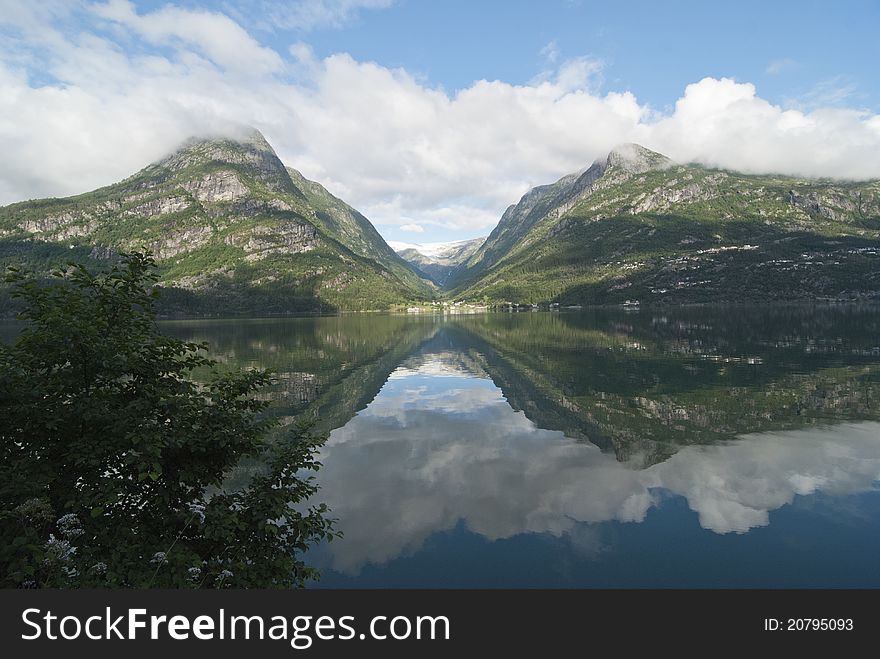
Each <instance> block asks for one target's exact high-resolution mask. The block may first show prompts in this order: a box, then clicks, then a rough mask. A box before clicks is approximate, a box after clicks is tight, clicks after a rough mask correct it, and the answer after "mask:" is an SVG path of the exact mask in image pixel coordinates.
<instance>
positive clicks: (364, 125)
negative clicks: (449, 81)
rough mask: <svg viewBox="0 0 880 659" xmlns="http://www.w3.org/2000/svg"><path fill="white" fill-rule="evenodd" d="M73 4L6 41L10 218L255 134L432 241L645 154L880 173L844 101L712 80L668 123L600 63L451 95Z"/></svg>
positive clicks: (336, 59) (34, 18)
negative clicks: (207, 138)
mask: <svg viewBox="0 0 880 659" xmlns="http://www.w3.org/2000/svg"><path fill="white" fill-rule="evenodd" d="M380 4H381V3H380ZM329 6H330V4H328V3H319V4H318V5H315V6H314V7H312V9H310V10H309V11H312V12H313V13H314V12H316V13H315V14H314V15H316V16H317V15H318V14H320V13H321V12H322V11H324V9H321V7H325V8H326V7H329ZM334 6H337V8H341V9H340V11H341V12H342V14H339V15H343V14H345V12H346V11H354V9H356V8H357V7H358V6H366V5H364V4H363V3H360V4H358V3H348V4H346V3H340V4H338V5H334ZM25 7H27V6H25ZM46 7H49V9H47V8H46ZM70 7H71V5H68V4H66V3H61V4H54V5H53V4H48V5H43V4H39V8H33V9H27V8H25V9H22V6H20V5H19V6H18V8H17V9H16V12H12V13H10V15H8V16H4V19H3V20H5V21H6V23H14V25H13V26H12V29H7V30H5V31H4V29H3V28H2V27H0V43H2V45H3V46H4V47H3V48H2V49H0V152H2V153H3V154H4V155H5V157H4V158H3V159H2V160H0V203H8V202H12V201H17V200H20V199H25V198H33V197H40V196H60V195H68V194H74V193H77V192H83V191H86V190H89V189H93V188H95V187H98V186H100V185H104V184H108V183H111V182H113V181H116V180H119V179H121V178H123V177H125V176H127V175H129V174H131V173H133V172H134V171H136V170H138V169H139V168H141V167H142V166H144V165H145V164H147V163H148V162H150V161H152V160H154V159H156V158H158V157H160V156H161V155H162V154H163V153H165V152H167V151H168V150H170V149H171V148H173V147H174V145H175V144H176V143H178V142H179V141H180V140H182V139H184V138H185V137H187V136H188V135H190V134H195V133H207V132H217V131H221V130H223V129H224V127H228V126H233V125H235V126H238V125H241V124H251V125H254V126H256V127H258V128H259V129H261V130H262V131H263V132H264V133H265V134H266V136H267V138H268V139H269V140H270V141H271V142H272V144H273V145H274V146H275V148H276V150H277V151H278V153H279V155H280V156H281V157H282V158H283V159H284V160H285V161H286V162H287V163H288V164H290V165H291V166H294V167H296V168H297V169H299V170H301V171H302V172H303V173H304V174H305V175H306V176H308V177H309V178H312V179H315V180H318V181H320V182H322V183H324V184H325V185H326V186H327V187H328V188H329V189H330V190H331V191H332V192H333V193H334V194H337V195H339V196H341V197H342V198H344V199H345V200H346V201H348V202H349V203H351V204H352V205H354V206H355V207H357V208H359V209H361V210H362V211H364V212H365V214H366V215H367V216H368V217H369V218H370V219H371V220H373V221H374V222H375V223H376V224H377V225H378V226H380V228H383V230H384V228H387V227H398V228H402V227H409V228H410V229H411V228H412V227H413V226H416V225H417V226H419V227H420V228H422V229H423V231H424V232H425V234H426V236H428V237H431V235H430V234H431V232H434V231H438V230H443V231H444V232H446V234H447V235H449V234H453V235H454V234H455V233H457V234H458V235H459V236H461V237H462V238H464V237H468V236H474V235H485V234H486V233H487V230H488V229H490V228H491V227H492V226H493V225H494V223H495V222H496V221H497V219H498V218H499V217H500V215H501V213H502V211H503V210H504V208H506V207H507V206H508V205H509V204H511V203H515V202H516V201H517V200H518V199H519V197H520V196H521V195H522V194H523V193H524V192H525V191H526V190H527V189H528V188H530V187H532V186H534V185H539V184H543V183H547V182H551V181H553V180H555V179H556V178H558V177H559V176H562V175H564V174H566V173H569V172H572V171H576V170H578V169H581V168H582V167H585V166H586V165H588V164H589V163H590V162H591V161H592V160H593V159H594V158H597V157H601V156H602V155H603V154H604V153H606V152H607V151H608V150H609V149H611V148H612V147H613V146H615V145H616V144H618V143H621V142H628V141H634V142H639V143H641V144H644V145H645V146H647V147H649V148H654V149H656V150H659V151H661V152H664V153H666V154H667V155H669V156H670V157H672V158H674V159H676V160H680V161H697V162H702V163H705V164H709V165H717V166H724V167H730V168H737V169H742V170H745V171H748V172H753V173H758V172H783V173H792V174H798V175H814V176H837V177H853V178H869V177H880V117H878V116H877V115H873V114H870V113H866V112H863V111H857V110H852V109H847V108H845V107H840V106H839V103H840V102H841V98H840V95H839V94H838V95H837V97H836V98H835V103H837V105H836V106H834V107H824V106H821V107H820V106H816V104H815V103H814V104H813V105H812V106H811V109H805V108H800V109H796V108H788V109H786V108H783V107H780V106H778V105H773V104H771V103H769V102H768V101H766V100H764V99H762V98H761V97H760V96H759V95H758V92H757V90H756V88H755V87H754V86H753V85H752V84H749V83H741V82H737V81H734V80H731V79H713V78H706V79H703V80H701V81H698V82H695V83H693V84H691V85H689V86H688V87H687V88H686V89H685V90H684V93H683V95H682V96H681V98H679V100H678V101H677V102H676V104H675V107H674V110H673V111H672V112H671V113H669V114H659V113H657V112H655V111H653V110H652V109H651V108H650V107H648V106H646V105H644V104H641V103H639V102H638V100H637V98H636V97H635V95H634V94H632V93H629V92H625V93H617V92H610V93H602V92H601V91H599V89H598V88H599V86H600V81H601V76H602V63H601V62H600V61H598V60H594V59H589V58H576V59H573V60H568V61H565V62H562V63H561V64H560V65H559V66H558V68H556V69H555V70H553V71H549V72H546V73H545V74H542V75H541V76H539V77H537V78H536V79H534V80H532V81H531V82H530V83H528V84H524V85H513V84H509V83H506V82H502V81H497V80H495V81H489V80H477V81H475V82H473V83H472V84H471V85H470V86H468V87H466V88H464V89H460V90H458V91H456V92H454V93H450V92H447V91H445V90H443V89H440V88H435V87H431V86H430V85H428V84H426V83H424V82H423V81H420V80H419V79H418V78H416V77H414V76H413V75H412V74H410V73H409V72H407V71H405V70H402V69H391V68H387V67H384V66H381V65H379V64H377V63H374V62H360V61H356V60H355V59H353V58H352V57H351V56H349V55H347V54H343V53H340V54H335V55H331V56H329V57H326V58H323V59H321V58H318V57H316V56H315V55H314V53H313V52H312V51H311V49H310V48H309V47H308V45H307V44H304V43H296V44H293V45H292V46H291V47H290V48H289V49H288V51H287V52H283V53H282V52H279V51H276V50H273V49H272V48H269V47H267V46H266V45H264V44H262V43H260V42H259V41H258V40H257V39H256V38H254V36H253V35H252V34H250V33H248V32H247V31H246V30H244V29H243V28H242V27H241V26H240V24H238V23H237V22H236V21H234V20H232V19H231V18H230V17H228V16H225V15H223V14H220V13H218V12H208V11H202V10H190V9H181V8H179V7H174V6H170V5H169V6H165V7H163V8H162V9H158V10H156V11H152V12H142V13H138V12H137V11H135V9H134V8H133V6H132V5H131V4H130V3H129V2H125V1H123V0H113V1H111V2H108V3H105V4H101V5H97V6H95V7H94V11H81V12H79V13H78V14H75V16H70V15H68V14H70V12H72V11H74V10H72V9H70ZM74 7H75V5H74ZM315 7H318V8H315ZM346 7H347V8H348V9H346ZM53 12H54V13H53ZM74 13H75V12H74ZM328 15H329V14H328ZM52 16H56V17H57V16H62V17H63V19H64V20H63V21H59V20H53V19H52ZM77 21H80V22H81V23H82V24H81V25H80V24H79V23H77ZM70 26H73V27H70ZM441 237H444V236H440V235H438V236H437V238H441ZM450 237H452V236H451V235H450Z"/></svg>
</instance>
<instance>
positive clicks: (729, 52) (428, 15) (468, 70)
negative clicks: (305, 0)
mask: <svg viewBox="0 0 880 659" xmlns="http://www.w3.org/2000/svg"><path fill="white" fill-rule="evenodd" d="M878 27H880V3H878V2H876V0H875V1H873V2H867V1H863V2H857V1H856V2H845V3H842V2H827V1H816V0H813V1H799V2H784V1H783V2H767V1H766V0H764V1H746V2H744V1H737V2H682V1H677V2H676V1H672V2H658V1H656V0H655V1H653V2H652V1H641V2H633V1H630V2H608V1H607V0H604V1H600V2H589V1H588V0H582V1H573V0H550V1H547V2H536V1H531V2H530V1H523V0H514V1H511V2H499V1H495V2H474V1H472V0H471V1H468V0H446V1H444V2H429V1H418V0H403V1H401V2H397V3H396V4H395V5H394V6H392V7H389V8H388V9H386V10H380V11H365V12H361V13H360V14H359V15H358V17H357V19H356V20H353V21H351V22H350V23H349V24H348V25H347V26H346V28H345V29H317V30H313V31H312V33H311V34H310V35H309V36H308V37H307V38H308V41H309V43H310V44H311V45H312V47H313V48H314V49H315V52H316V53H317V54H318V55H322V56H326V55H330V54H333V53H336V52H348V53H350V54H351V55H352V56H353V57H354V58H355V59H357V60H362V61H363V60H374V61H376V62H379V63H381V64H383V65H384V66H388V67H404V68H406V69H407V70H408V71H410V72H412V73H415V74H417V75H419V76H421V77H423V78H424V79H425V80H426V81H428V82H429V83H433V84H439V85H442V86H443V87H445V88H446V89H448V90H450V91H451V90H457V89H462V88H465V87H468V86H470V85H471V83H472V82H473V81H474V80H479V79H486V80H504V81H506V82H509V83H512V84H527V83H528V82H529V81H530V80H531V79H533V78H534V77H535V76H537V75H539V74H540V73H541V72H542V71H544V70H545V69H546V67H547V65H548V62H547V58H546V53H548V51H549V52H555V53H556V54H557V55H556V56H557V57H559V58H571V57H577V56H588V57H591V58H598V59H600V60H602V61H603V63H604V65H605V68H604V71H603V78H604V83H603V89H605V90H607V91H632V92H633V93H635V94H636V96H637V97H638V98H639V100H640V101H642V102H647V103H650V104H651V105H652V106H653V107H655V108H658V109H670V108H671V106H672V105H673V104H674V103H675V101H676V99H677V98H678V97H679V96H680V94H681V90H683V89H684V88H685V86H686V85H688V84H690V83H692V82H696V81H698V80H701V79H702V78H705V77H707V76H711V77H715V78H721V77H732V78H735V79H737V80H743V81H750V82H753V83H755V84H756V85H757V86H758V87H759V90H760V93H761V96H762V97H764V98H766V99H768V100H770V101H771V102H775V103H783V104H789V103H799V102H800V103H806V104H808V103H815V102H817V101H819V100H821V99H819V98H817V97H818V96H822V95H824V96H825V98H826V99H827V98H829V94H830V93H832V92H837V93H838V94H839V95H840V98H836V99H835V102H838V103H840V102H847V103H851V104H852V105H855V106H859V107H866V108H872V109H874V110H876V109H877V108H878V101H880V96H878V93H880V89H878V84H880V76H878V74H877V66H876V63H877V61H878V58H880V48H878V38H877V29H878ZM288 34H289V31H284V32H279V33H276V34H275V35H272V37H271V39H272V41H273V43H274V45H275V46H276V47H279V48H281V47H283V46H284V42H285V39H286V37H287V36H288ZM549 44H552V46H551V47H550V48H547V47H548V45H549ZM545 49H546V50H545ZM542 51H544V52H545V54H544V55H542Z"/></svg>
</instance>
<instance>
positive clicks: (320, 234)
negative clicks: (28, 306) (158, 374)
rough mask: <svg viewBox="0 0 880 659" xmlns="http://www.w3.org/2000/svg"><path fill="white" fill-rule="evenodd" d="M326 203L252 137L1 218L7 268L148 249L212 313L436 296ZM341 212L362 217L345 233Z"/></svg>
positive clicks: (204, 146) (184, 150) (373, 235)
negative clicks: (334, 216)
mask: <svg viewBox="0 0 880 659" xmlns="http://www.w3.org/2000/svg"><path fill="white" fill-rule="evenodd" d="M293 171H295V170H293ZM297 179H298V181H299V182H300V183H302V184H303V185H305V184H309V185H310V186H317V187H318V188H320V186H318V185H317V184H313V183H311V182H308V181H306V180H305V179H302V177H301V176H299V175H298V173H297ZM321 190H323V188H321ZM325 192H326V191H325ZM327 196H328V198H332V200H333V201H334V202H335V206H333V205H332V204H330V203H329V201H327V200H324V201H323V202H322V203H314V202H315V201H316V197H315V195H314V194H313V190H312V189H311V188H309V195H308V196H307V194H306V193H305V192H304V191H303V190H302V189H301V187H300V186H298V185H297V184H296V183H295V182H294V180H293V179H292V178H291V175H290V173H289V172H288V169H287V168H286V167H285V166H284V164H283V163H282V162H281V161H280V160H279V159H278V157H277V155H276V154H275V152H274V150H273V149H272V147H271V146H270V145H269V144H268V142H266V140H265V139H264V138H263V136H262V135H261V134H259V133H258V132H256V131H254V132H251V133H248V134H247V135H245V136H244V137H242V138H240V139H237V140H233V139H228V138H219V139H193V140H190V141H188V142H187V143H186V144H184V145H183V146H182V147H181V148H180V149H178V150H177V151H175V152H174V153H172V154H170V155H169V156H167V157H166V158H164V159H162V160H160V161H159V162H157V163H154V164H152V165H149V166H148V167H146V168H144V169H143V170H142V171H140V172H138V173H137V174H135V175H134V176H132V177H130V178H128V179H126V180H124V181H121V182H120V183H117V184H114V185H111V186H108V187H106V188H102V189H100V190H96V191H94V192H91V193H87V194H84V195H79V196H77V197H71V198H68V199H49V200H41V201H35V202H24V203H21V204H13V205H11V206H7V207H5V208H0V257H2V254H4V253H7V254H11V255H12V257H11V258H18V259H19V261H24V262H25V264H27V263H28V262H33V263H32V264H33V265H35V266H36V267H38V268H40V267H45V268H48V267H50V265H52V263H51V261H52V259H56V260H57V258H60V255H61V254H63V252H64V249H65V248H66V249H68V250H75V251H76V253H80V251H82V252H83V253H86V254H88V255H89V256H90V258H93V259H94V258H99V257H100V258H106V257H108V255H112V254H116V253H118V252H119V251H126V250H135V249H139V250H142V249H149V250H151V251H152V252H153V254H154V255H155V256H156V258H157V261H158V263H159V265H160V272H161V276H162V283H163V284H164V285H165V286H166V287H169V288H177V289H183V290H186V291H189V293H187V296H186V299H187V300H189V301H190V302H192V303H194V304H195V302H193V301H194V300H196V298H199V297H202V298H205V299H208V298H211V299H214V300H215V302H216V300H217V299H218V298H219V299H221V300H223V301H225V302H224V303H225V304H226V305H227V306H228V307H230V308H228V309H222V308H221V309H215V310H214V312H215V313H217V312H224V311H225V312H237V311H242V312H244V311H273V312H284V311H297V310H305V309H311V308H315V309H317V308H321V309H326V308H381V307H383V306H387V305H388V304H391V303H393V302H400V303H403V302H405V301H406V300H410V299H414V298H415V299H420V298H424V297H426V296H430V290H429V288H428V286H427V284H426V283H425V282H423V281H422V280H420V279H419V278H418V277H417V276H416V275H415V274H414V273H413V272H412V271H411V270H410V269H409V268H408V267H407V266H406V264H405V263H404V262H403V261H402V260H401V259H399V257H397V255H396V254H395V253H394V252H393V251H392V250H391V248H390V247H388V245H387V244H386V243H385V241H384V240H382V238H381V236H379V234H378V233H377V232H376V231H375V229H374V228H373V227H372V225H371V224H370V223H369V221H368V220H367V219H366V218H364V217H363V216H362V215H360V214H359V213H357V211H355V210H354V209H351V208H350V207H348V206H347V205H345V204H344V203H343V202H341V201H340V200H337V199H336V198H335V197H332V196H330V195H329V193H327ZM339 208H343V209H344V212H345V213H348V214H350V215H352V216H356V220H357V221H353V222H351V223H349V225H347V226H346V230H345V231H335V230H333V227H330V226H329V223H328V222H327V221H325V220H324V217H325V215H326V214H327V213H328V212H333V211H337V212H338V209H339ZM40 245H42V247H41V246H40ZM111 258H112V257H111ZM342 274H344V275H345V276H344V277H342V278H340V275H342ZM370 287H374V288H375V291H374V294H373V295H369V294H368V291H369V289H370ZM193 296H195V297H193ZM171 297H172V298H173V297H174V296H171ZM260 305H263V306H262V307H261V306H260ZM196 306H199V305H198V304H197V305H196ZM210 306H212V307H216V306H217V305H216V304H215V303H214V302H212V303H211V305H210ZM266 306H268V307H269V308H264V307H266ZM184 311H185V310H184Z"/></svg>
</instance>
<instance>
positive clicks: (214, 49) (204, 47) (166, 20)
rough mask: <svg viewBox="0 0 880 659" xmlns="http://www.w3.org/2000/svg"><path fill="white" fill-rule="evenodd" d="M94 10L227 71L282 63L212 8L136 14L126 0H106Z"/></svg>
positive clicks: (268, 68) (259, 71) (256, 70)
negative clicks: (195, 53)
mask: <svg viewBox="0 0 880 659" xmlns="http://www.w3.org/2000/svg"><path fill="white" fill-rule="evenodd" d="M92 9H93V11H94V12H95V14H97V15H98V16H100V17H101V18H103V19H106V20H108V21H111V22H114V23H118V24H121V25H124V26H126V27H128V28H130V29H131V30H133V31H134V32H135V33H136V34H137V35H138V36H140V37H142V38H143V39H144V40H146V41H147V42H148V43H150V44H154V45H169V44H174V43H176V42H178V41H179V42H181V43H182V44H186V45H190V46H193V47H194V48H195V49H196V50H197V51H198V52H199V53H201V54H203V55H205V56H206V57H208V59H210V60H211V61H212V62H214V63H215V64H217V65H218V66H220V67H222V68H223V69H224V70H226V71H227V72H241V73H247V74H249V75H258V76H259V75H263V74H269V73H276V72H278V71H280V70H281V68H282V66H283V64H282V60H281V57H280V56H279V55H278V53H276V52H275V51H274V50H272V49H271V48H265V47H263V46H261V45H260V44H259V43H258V42H257V41H256V40H254V39H253V38H252V37H251V36H250V35H249V34H248V33H247V32H246V31H245V30H244V29H243V28H242V27H241V26H240V25H239V24H238V23H236V22H235V21H233V20H232V19H230V18H229V17H228V16H225V15H223V14H219V13H216V12H209V11H202V10H191V9H180V8H177V7H173V6H170V5H168V6H166V7H164V8H162V9H160V10H158V11H154V12H152V13H149V14H138V13H137V11H136V9H135V7H134V5H133V4H132V3H131V2H130V1H129V0H109V1H108V2H107V3H106V4H102V5H95V6H94V7H93V8H92Z"/></svg>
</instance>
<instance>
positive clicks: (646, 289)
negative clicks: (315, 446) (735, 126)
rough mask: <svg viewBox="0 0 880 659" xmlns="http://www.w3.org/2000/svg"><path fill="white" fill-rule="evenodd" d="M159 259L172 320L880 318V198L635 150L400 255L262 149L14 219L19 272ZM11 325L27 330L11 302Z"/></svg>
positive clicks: (217, 147) (186, 156)
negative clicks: (570, 310) (680, 309)
mask: <svg viewBox="0 0 880 659" xmlns="http://www.w3.org/2000/svg"><path fill="white" fill-rule="evenodd" d="M142 249H148V250H150V251H151V252H152V253H153V254H154V255H155V258H156V261H157V264H158V266H159V274H160V283H161V285H162V287H163V289H164V294H163V296H162V303H161V309H162V311H163V313H165V314H169V315H225V314H229V315H237V314H250V315H253V314H268V315H274V314H288V313H302V312H335V311H366V310H382V309H385V310H388V309H395V308H405V307H413V306H416V307H423V306H431V305H437V304H443V303H446V304H453V303H461V304H469V305H476V306H489V307H493V306H494V307H497V306H508V305H523V304H526V305H536V304H537V305H561V306H569V305H602V304H622V303H623V304H626V303H629V304H635V303H639V304H640V305H677V304H689V303H721V302H723V303H737V302H763V301H796V300H809V301H859V300H862V301H865V300H877V299H880V181H877V180H874V181H864V182H852V181H841V180H832V179H822V180H811V179H799V178H791V177H783V176H754V175H745V174H740V173H737V172H732V171H725V170H718V169H710V168H706V167H703V166H699V165H693V164H679V163H675V162H673V161H671V160H669V159H668V158H666V157H665V156H663V155H661V154H658V153H655V152H653V151H650V150H648V149H645V148H643V147H641V146H638V145H635V144H628V145H622V146H620V147H618V148H616V149H614V150H613V151H612V152H611V153H610V154H608V155H607V157H605V158H602V159H599V160H597V161H596V162H594V163H592V164H591V165H590V166H588V167H586V168H585V169H583V170H582V171H579V172H576V173H573V174H570V175H568V176H564V177H563V178H561V179H559V180H558V181H556V182H555V183H552V184H550V185H544V186H539V187H536V188H534V189H532V190H530V191H529V192H527V193H526V194H525V195H524V196H523V197H522V199H520V201H519V202H518V203H516V204H513V205H511V206H510V207H509V208H508V209H507V210H506V211H505V212H504V214H503V215H502V217H501V219H500V221H499V222H498V225H497V226H496V227H495V228H494V230H493V231H492V232H491V234H490V235H489V236H488V237H487V238H486V239H485V240H483V239H474V240H467V241H461V242H458V243H454V244H450V245H449V246H447V247H446V248H445V249H444V250H440V251H439V252H435V253H431V254H425V253H422V252H419V251H418V250H417V249H404V250H401V252H400V253H399V254H398V253H395V251H394V250H393V249H392V248H391V247H390V246H389V245H388V244H387V243H386V242H385V240H384V239H383V238H382V236H381V235H380V234H379V233H378V231H376V229H375V228H374V227H373V225H372V224H371V223H370V222H369V220H368V219H367V218H366V217H364V216H363V215H362V214H361V213H359V212H358V211H357V210H355V209H354V208H352V207H351V206H349V205H348V204H346V203H345V202H344V201H342V200H341V199H338V198H337V197H335V196H333V195H332V194H331V193H330V192H328V191H327V190H326V189H325V188H324V187H323V186H321V185H320V184H319V183H316V182H313V181H309V180H308V179H306V178H305V177H303V176H302V174H300V173H299V172H298V171H297V170H295V169H293V168H291V167H287V166H285V164H284V163H282V162H281V160H279V158H278V157H277V155H276V154H275V152H274V150H273V149H272V147H271V146H270V145H269V143H268V142H267V141H266V140H265V138H264V137H263V136H262V135H261V134H260V133H258V132H256V131H252V132H249V133H247V134H246V135H244V136H242V137H240V138H237V139H231V138H217V139H204V138H201V139H192V140H190V141H188V142H187V143H186V144H184V145H182V146H181V147H180V148H179V149H178V150H177V151H175V152H174V153H172V154H170V155H169V156H167V157H166V158H164V159H163V160H161V161H159V162H156V163H153V164H151V165H149V166H147V167H145V168H144V169H143V170H141V171H140V172H137V173H136V174H134V175H133V176H131V177H129V178H127V179H125V180H123V181H120V182H119V183H115V184H113V185H110V186H107V187H104V188H101V189H98V190H95V191H92V192H88V193H85V194H81V195H78V196H74V197H68V198H63V199H41V200H32V201H24V202H20V203H16V204H12V205H9V206H5V207H2V208H0V265H2V266H17V267H25V268H28V269H31V270H36V271H38V272H44V273H48V272H49V271H50V270H51V269H53V268H56V267H60V266H63V265H64V264H65V263H66V262H69V261H71V260H75V261H81V262H86V263H89V264H91V265H100V264H101V263H106V262H108V261H112V260H113V259H114V258H115V256H116V255H117V254H118V253H119V252H121V251H131V250H142ZM0 305H2V306H0V311H2V313H3V314H4V315H12V314H14V313H15V310H16V306H15V300H13V299H11V298H10V297H9V295H8V290H4V291H2V294H0Z"/></svg>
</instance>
